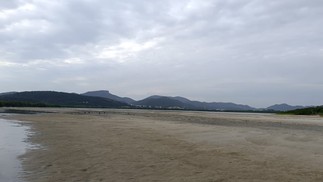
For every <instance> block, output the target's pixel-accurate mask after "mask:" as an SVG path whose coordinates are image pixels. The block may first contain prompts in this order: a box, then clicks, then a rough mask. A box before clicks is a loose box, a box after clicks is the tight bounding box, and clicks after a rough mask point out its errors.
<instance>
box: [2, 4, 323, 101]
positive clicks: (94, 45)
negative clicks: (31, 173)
mask: <svg viewBox="0 0 323 182" xmlns="http://www.w3.org/2000/svg"><path fill="white" fill-rule="evenodd" d="M322 17H323V1H320V0H312V1H306V0H285V1H279V0H273V1H265V0H248V1H247V0H229V1H221V0H204V1H199V0H179V1H170V0H156V1H148V0H135V1H129V0H120V1H112V0H105V1H103V0H91V1H90V0H77V1H76V0H68V1H63V0H58V1H45V0H11V1H1V3H0V41H1V44H0V84H1V88H0V92H2V91H3V92H4V91H10V90H18V91H19V90H60V91H68V92H72V91H73V92H74V91H75V92H85V91H88V90H96V89H109V90H110V91H111V92H113V93H117V94H119V95H124V96H130V97H134V98H136V99H141V98H143V97H145V96H148V95H150V94H163V95H173V96H174V95H183V96H186V97H188V98H191V99H199V100H204V101H232V102H238V103H246V104H250V105H252V106H260V107H261V106H267V105H270V104H274V103H281V102H287V103H290V104H303V105H321V104H323V103H322V101H323V95H322V93H323V80H322V78H323V72H322V71H321V70H322V68H323V38H322V35H323V24H322V20H321V19H322Z"/></svg>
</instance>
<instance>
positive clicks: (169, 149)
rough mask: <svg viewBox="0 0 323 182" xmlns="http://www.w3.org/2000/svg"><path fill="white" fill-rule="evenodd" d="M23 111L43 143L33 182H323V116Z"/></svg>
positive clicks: (27, 163)
mask: <svg viewBox="0 0 323 182" xmlns="http://www.w3.org/2000/svg"><path fill="white" fill-rule="evenodd" d="M49 110H50V111H55V112H56V113H42V114H37V115H19V116H15V117H14V119H21V120H26V121H30V122H31V123H32V128H33V130H34V131H35V133H36V134H35V135H34V136H32V137H31V138H30V140H31V141H32V142H34V143H36V144H41V145H42V146H43V147H42V148H40V149H34V150H31V151H29V152H28V153H27V154H26V155H24V156H23V167H24V169H25V170H26V171H27V173H26V176H25V178H26V179H27V180H28V181H36V182H37V181H323V129H322V127H323V125H322V124H323V118H321V117H316V116H314V117H304V116H279V115H273V114H245V113H214V112H181V111H151V110H111V109H106V110H104V109H89V110H87V109H49Z"/></svg>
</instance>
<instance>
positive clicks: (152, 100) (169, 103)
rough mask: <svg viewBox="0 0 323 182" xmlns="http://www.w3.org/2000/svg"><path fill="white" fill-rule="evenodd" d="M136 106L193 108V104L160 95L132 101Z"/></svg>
mask: <svg viewBox="0 0 323 182" xmlns="http://www.w3.org/2000/svg"><path fill="white" fill-rule="evenodd" d="M133 104H134V105H137V106H142V107H153V108H177V109H194V106H191V105H189V104H186V103H183V102H181V101H178V100H175V99H172V98H169V97H162V96H158V97H155V96H151V97H148V98H146V99H143V100H140V101H137V102H134V103H133Z"/></svg>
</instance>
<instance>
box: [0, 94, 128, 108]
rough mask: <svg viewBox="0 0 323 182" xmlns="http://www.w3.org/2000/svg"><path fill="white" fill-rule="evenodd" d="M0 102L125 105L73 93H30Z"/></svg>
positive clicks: (72, 105)
mask: <svg viewBox="0 0 323 182" xmlns="http://www.w3.org/2000/svg"><path fill="white" fill-rule="evenodd" d="M0 101H2V102H16V103H33V104H44V105H53V106H63V107H102V108H119V107H123V106H128V105H127V104H125V103H122V102H118V101H114V100H111V99H105V98H100V97H90V96H83V95H79V94H75V93H64V92H53V91H32V92H17V93H13V94H6V95H0Z"/></svg>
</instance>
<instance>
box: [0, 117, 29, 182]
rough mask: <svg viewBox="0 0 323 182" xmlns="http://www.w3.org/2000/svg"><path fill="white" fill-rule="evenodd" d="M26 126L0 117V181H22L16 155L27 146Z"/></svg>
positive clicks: (19, 164)
mask: <svg viewBox="0 0 323 182" xmlns="http://www.w3.org/2000/svg"><path fill="white" fill-rule="evenodd" d="M28 130H29V127H28V126H23V125H21V124H19V122H18V121H17V122H14V121H8V120H5V119H1V118H0V182H22V181H23V180H22V179H21V178H20V175H21V173H22V167H21V163H20V161H19V160H18V156H20V155H22V154H24V153H25V152H26V150H27V148H28V143H27V142H26V141H25V140H26V139H27V135H28Z"/></svg>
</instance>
